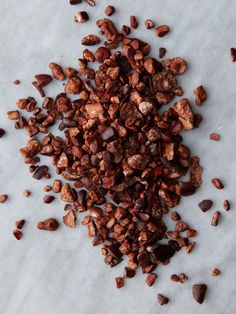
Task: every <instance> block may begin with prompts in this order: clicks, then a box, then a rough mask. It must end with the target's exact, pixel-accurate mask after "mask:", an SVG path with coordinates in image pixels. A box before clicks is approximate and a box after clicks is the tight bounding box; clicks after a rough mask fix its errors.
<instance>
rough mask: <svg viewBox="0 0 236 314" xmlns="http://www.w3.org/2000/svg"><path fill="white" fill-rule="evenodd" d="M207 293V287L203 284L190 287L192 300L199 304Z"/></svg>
mask: <svg viewBox="0 0 236 314" xmlns="http://www.w3.org/2000/svg"><path fill="white" fill-rule="evenodd" d="M206 291H207V285H205V284H195V285H193V287H192V294H193V298H194V300H196V301H197V302H198V303H199V304H202V303H203V302H204V299H205V295H206Z"/></svg>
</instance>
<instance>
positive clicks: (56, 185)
mask: <svg viewBox="0 0 236 314" xmlns="http://www.w3.org/2000/svg"><path fill="white" fill-rule="evenodd" d="M53 192H54V193H60V192H61V180H54V181H53Z"/></svg>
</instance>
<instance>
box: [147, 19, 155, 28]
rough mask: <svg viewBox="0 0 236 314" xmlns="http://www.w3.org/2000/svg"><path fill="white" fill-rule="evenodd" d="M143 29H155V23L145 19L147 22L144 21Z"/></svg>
mask: <svg viewBox="0 0 236 314" xmlns="http://www.w3.org/2000/svg"><path fill="white" fill-rule="evenodd" d="M145 27H146V28H147V29H151V28H154V27H155V23H154V22H153V20H151V19H147V20H146V21H145Z"/></svg>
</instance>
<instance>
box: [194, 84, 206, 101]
mask: <svg viewBox="0 0 236 314" xmlns="http://www.w3.org/2000/svg"><path fill="white" fill-rule="evenodd" d="M194 94H195V102H196V105H197V106H201V105H202V104H203V103H204V102H205V101H206V100H207V93H206V91H205V89H204V87H203V86H202V85H201V86H198V87H197V88H195V90H194Z"/></svg>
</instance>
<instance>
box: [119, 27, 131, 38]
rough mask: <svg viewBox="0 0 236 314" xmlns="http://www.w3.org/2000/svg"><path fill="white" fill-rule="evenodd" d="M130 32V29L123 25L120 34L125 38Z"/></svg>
mask: <svg viewBox="0 0 236 314" xmlns="http://www.w3.org/2000/svg"><path fill="white" fill-rule="evenodd" d="M130 32H131V28H130V27H129V26H127V25H123V26H122V28H121V33H122V34H123V35H124V36H127V35H129V34H130Z"/></svg>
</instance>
